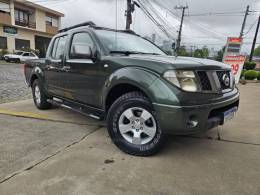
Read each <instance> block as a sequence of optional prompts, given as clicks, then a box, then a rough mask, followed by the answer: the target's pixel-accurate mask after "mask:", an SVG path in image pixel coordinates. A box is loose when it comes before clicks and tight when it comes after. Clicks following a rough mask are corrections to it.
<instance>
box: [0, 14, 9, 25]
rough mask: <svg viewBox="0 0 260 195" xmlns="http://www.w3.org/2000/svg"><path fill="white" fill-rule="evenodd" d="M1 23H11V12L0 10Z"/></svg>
mask: <svg viewBox="0 0 260 195" xmlns="http://www.w3.org/2000/svg"><path fill="white" fill-rule="evenodd" d="M0 24H6V25H11V16H10V14H8V13H2V12H0Z"/></svg>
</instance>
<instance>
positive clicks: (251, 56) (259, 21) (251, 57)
mask: <svg viewBox="0 0 260 195" xmlns="http://www.w3.org/2000/svg"><path fill="white" fill-rule="evenodd" d="M259 26H260V15H259V17H258V23H257V27H256V31H255V37H254V41H253V44H252V49H251V53H250V57H249V61H250V62H251V61H252V59H253V55H254V50H255V43H256V39H257V34H258V31H259Z"/></svg>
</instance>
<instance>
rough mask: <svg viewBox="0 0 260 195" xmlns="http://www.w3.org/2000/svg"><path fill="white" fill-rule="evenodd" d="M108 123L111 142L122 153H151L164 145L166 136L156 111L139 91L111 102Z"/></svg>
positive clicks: (148, 154)
mask: <svg viewBox="0 0 260 195" xmlns="http://www.w3.org/2000/svg"><path fill="white" fill-rule="evenodd" d="M129 111H130V112H129ZM107 124H108V125H107V126H108V132H109V135H110V137H111V139H112V141H113V142H114V144H115V145H116V146H117V147H118V148H119V149H120V150H122V151H123V152H125V153H128V154H131V155H135V156H151V155H153V154H155V153H157V152H158V151H159V150H160V149H162V147H163V144H164V140H165V135H164V133H163V131H162V129H161V128H160V125H159V121H158V118H157V115H156V112H155V111H154V109H153V107H152V104H151V103H150V101H149V100H148V98H147V97H146V96H144V95H143V94H142V93H140V92H138V91H137V92H130V93H127V94H125V95H123V96H121V97H120V98H118V99H117V100H116V101H115V102H114V104H113V105H112V106H111V108H110V109H109V112H108V117H107Z"/></svg>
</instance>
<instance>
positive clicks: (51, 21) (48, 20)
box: [45, 16, 59, 27]
mask: <svg viewBox="0 0 260 195" xmlns="http://www.w3.org/2000/svg"><path fill="white" fill-rule="evenodd" d="M45 20H46V24H47V25H49V26H53V27H58V23H59V22H58V19H57V18H53V17H51V16H46V19H45Z"/></svg>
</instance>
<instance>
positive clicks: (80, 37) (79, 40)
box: [70, 32, 94, 56]
mask: <svg viewBox="0 0 260 195" xmlns="http://www.w3.org/2000/svg"><path fill="white" fill-rule="evenodd" d="M75 44H83V45H89V46H90V47H91V49H92V50H93V48H94V41H93V40H92V38H91V37H90V35H89V34H88V33H86V32H82V33H76V34H74V35H73V38H72V42H71V48H70V54H71V52H72V46H73V45H75ZM70 56H71V55H70Z"/></svg>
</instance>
